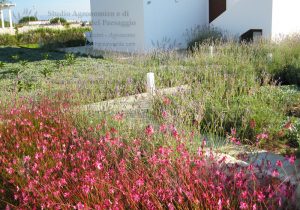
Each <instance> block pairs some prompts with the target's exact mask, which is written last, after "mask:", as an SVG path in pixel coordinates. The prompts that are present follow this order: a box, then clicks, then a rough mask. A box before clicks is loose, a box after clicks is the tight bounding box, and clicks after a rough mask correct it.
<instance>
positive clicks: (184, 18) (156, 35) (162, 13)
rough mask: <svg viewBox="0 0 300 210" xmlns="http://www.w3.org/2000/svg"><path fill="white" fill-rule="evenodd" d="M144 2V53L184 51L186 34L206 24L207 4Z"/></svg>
mask: <svg viewBox="0 0 300 210" xmlns="http://www.w3.org/2000/svg"><path fill="white" fill-rule="evenodd" d="M147 2H148V0H144V11H145V42H146V44H145V46H146V49H147V50H149V49H150V50H151V49H153V48H157V47H158V45H159V46H163V45H164V47H165V48H168V47H175V48H185V47H186V46H187V36H185V33H186V30H190V29H192V28H195V27H196V26H197V25H200V26H201V25H207V24H208V0H151V3H150V4H148V3H147Z"/></svg>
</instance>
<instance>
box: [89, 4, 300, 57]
mask: <svg viewBox="0 0 300 210" xmlns="http://www.w3.org/2000/svg"><path fill="white" fill-rule="evenodd" d="M299 9H300V1H299V0H109V1H108V0H91V15H92V26H93V35H92V38H93V42H94V48H95V49H98V50H99V49H100V50H113V51H128V52H137V51H142V52H144V51H149V50H152V49H157V48H164V49H168V48H185V47H186V45H187V36H186V32H187V31H188V30H191V29H193V28H196V27H197V26H202V25H211V26H214V27H217V28H220V29H222V30H223V31H226V33H227V34H229V35H232V36H235V37H236V36H237V37H240V38H241V39H246V40H248V39H253V38H255V37H256V36H263V37H266V38H272V39H277V38H278V37H282V36H284V35H287V34H290V33H294V32H300V21H299V20H300V12H299V11H298V10H299Z"/></svg>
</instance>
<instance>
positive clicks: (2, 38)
mask: <svg viewBox="0 0 300 210" xmlns="http://www.w3.org/2000/svg"><path fill="white" fill-rule="evenodd" d="M17 44H18V40H17V38H16V36H14V35H10V34H0V46H15V45H17Z"/></svg>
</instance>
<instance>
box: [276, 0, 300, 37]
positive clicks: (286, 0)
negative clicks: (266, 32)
mask: <svg viewBox="0 0 300 210" xmlns="http://www.w3.org/2000/svg"><path fill="white" fill-rule="evenodd" d="M299 10H300V0H273V28H272V38H273V39H278V38H283V37H284V36H285V35H289V34H291V33H296V32H298V33H299V32H300V12H299Z"/></svg>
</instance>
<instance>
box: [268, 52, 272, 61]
mask: <svg viewBox="0 0 300 210" xmlns="http://www.w3.org/2000/svg"><path fill="white" fill-rule="evenodd" d="M267 59H268V62H269V63H272V62H273V53H268V54H267Z"/></svg>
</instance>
